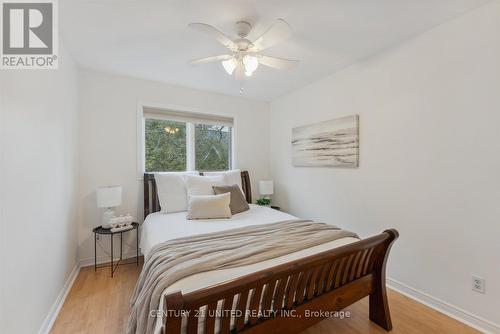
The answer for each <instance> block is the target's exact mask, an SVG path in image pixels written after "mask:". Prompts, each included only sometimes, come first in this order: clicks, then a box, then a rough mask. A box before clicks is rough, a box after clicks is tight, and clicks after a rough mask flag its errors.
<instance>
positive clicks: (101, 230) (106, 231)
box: [92, 223, 139, 277]
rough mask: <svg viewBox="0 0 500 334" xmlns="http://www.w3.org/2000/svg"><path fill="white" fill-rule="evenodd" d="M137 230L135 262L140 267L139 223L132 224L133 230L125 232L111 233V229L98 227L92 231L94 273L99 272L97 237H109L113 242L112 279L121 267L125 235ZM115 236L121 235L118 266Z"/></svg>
mask: <svg viewBox="0 0 500 334" xmlns="http://www.w3.org/2000/svg"><path fill="white" fill-rule="evenodd" d="M133 230H135V244H136V249H137V254H136V258H135V262H136V263H137V265H139V224H138V223H132V228H131V229H130V230H125V231H117V232H111V229H106V228H103V227H102V226H98V227H96V228H94V229H93V230H92V232H94V271H96V270H97V235H98V234H100V235H109V236H110V240H111V247H110V248H111V264H110V266H109V268H110V271H111V277H113V274H114V272H115V270H116V268H118V266H119V265H120V262H122V260H123V233H127V232H130V231H133ZM115 234H119V235H120V259H119V260H118V262H116V265H114V264H113V260H114V257H113V239H114V236H115Z"/></svg>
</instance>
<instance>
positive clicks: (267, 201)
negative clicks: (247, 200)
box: [257, 198, 271, 205]
mask: <svg viewBox="0 0 500 334" xmlns="http://www.w3.org/2000/svg"><path fill="white" fill-rule="evenodd" d="M257 205H271V199H270V198H259V199H258V200H257Z"/></svg>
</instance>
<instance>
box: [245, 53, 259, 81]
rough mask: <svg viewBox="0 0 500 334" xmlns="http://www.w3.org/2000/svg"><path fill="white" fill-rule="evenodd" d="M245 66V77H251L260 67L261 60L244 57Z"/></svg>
mask: <svg viewBox="0 0 500 334" xmlns="http://www.w3.org/2000/svg"><path fill="white" fill-rule="evenodd" d="M243 65H244V66H245V75H246V76H247V77H249V76H251V75H252V74H253V72H254V71H255V70H256V69H257V68H258V67H259V60H258V59H257V57H255V56H250V55H246V56H245V57H243Z"/></svg>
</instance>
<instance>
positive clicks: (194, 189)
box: [186, 175, 224, 195]
mask: <svg viewBox="0 0 500 334" xmlns="http://www.w3.org/2000/svg"><path fill="white" fill-rule="evenodd" d="M223 185H224V177H223V176H222V175H217V176H200V175H186V188H187V194H188V195H213V194H214V190H213V189H212V187H213V186H223Z"/></svg>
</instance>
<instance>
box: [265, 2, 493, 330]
mask: <svg viewBox="0 0 500 334" xmlns="http://www.w3.org/2000/svg"><path fill="white" fill-rule="evenodd" d="M499 36H500V2H499V1H494V2H492V3H490V4H488V5H486V6H484V7H482V8H480V9H478V10H475V11H473V12H470V13H468V14H466V15H465V16H463V17H460V18H458V19H455V20H453V21H450V22H448V23H445V24H443V25H441V26H439V27H437V28H435V29H433V30H431V31H428V32H426V33H425V34H423V35H420V36H418V37H417V38H414V39H412V40H411V41H409V42H407V43H405V44H403V45H400V46H398V47H396V48H393V49H391V50H388V51H387V52H385V53H383V54H381V55H379V56H376V57H373V58H370V59H368V60H366V61H364V62H362V63H359V64H357V65H356V66H352V67H350V68H347V69H345V70H343V71H341V72H339V73H337V74H334V75H332V76H329V77H327V78H326V79H324V80H321V81H319V82H316V83H314V84H311V85H309V86H307V87H305V88H303V89H301V90H299V91H296V92H294V93H292V94H289V95H287V96H285V97H282V98H280V99H278V100H276V101H274V102H272V103H271V105H270V109H271V115H270V129H271V132H270V141H271V149H270V152H271V155H270V156H271V160H270V163H271V174H272V177H273V178H274V180H275V181H276V191H275V192H276V196H275V200H276V201H277V203H278V204H279V205H281V206H282V207H285V208H286V209H287V210H289V211H290V212H292V213H294V214H297V215H299V216H301V217H306V218H313V219H317V220H319V221H323V222H328V223H332V224H337V225H340V226H343V227H345V228H347V229H350V230H353V231H356V232H359V233H360V234H361V235H362V236H367V235H371V234H375V233H379V232H381V231H383V230H384V229H386V228H390V227H394V228H396V229H398V230H399V232H400V234H401V237H400V239H399V240H398V241H397V242H396V245H395V247H394V248H393V251H392V254H391V257H390V265H389V268H388V269H389V276H390V277H391V278H392V279H395V280H397V281H399V282H402V283H403V284H406V285H408V286H410V287H413V288H415V289H418V290H420V291H422V292H424V293H427V294H429V295H431V296H433V297H435V298H438V299H441V300H443V301H445V302H447V303H450V304H452V305H454V306H456V307H459V308H461V309H463V310H465V311H468V312H470V313H472V314H475V315H478V316H480V317H483V318H485V319H487V320H489V321H491V322H494V323H496V324H500V312H499V310H500V285H499V284H498V282H500V265H499V254H500V242H499V241H498V240H499V239H498V238H499V236H500V223H499V219H500V218H499V217H500V204H499V201H500V176H499V175H500V174H499V171H500V154H499V152H500V38H499ZM352 114H359V115H360V167H359V168H358V169H340V168H294V167H292V165H291V157H290V152H291V145H290V138H291V129H292V128H293V127H295V126H299V125H303V124H308V123H314V122H320V121H323V120H328V119H332V118H336V117H341V116H346V115H352ZM472 273H475V274H477V275H479V276H481V277H483V278H485V279H486V294H484V295H483V294H478V293H475V292H472V291H471V274H472ZM498 330H499V331H500V327H498Z"/></svg>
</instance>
